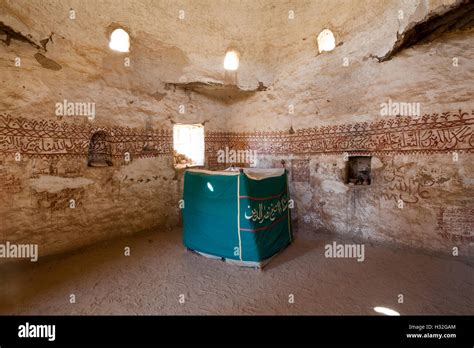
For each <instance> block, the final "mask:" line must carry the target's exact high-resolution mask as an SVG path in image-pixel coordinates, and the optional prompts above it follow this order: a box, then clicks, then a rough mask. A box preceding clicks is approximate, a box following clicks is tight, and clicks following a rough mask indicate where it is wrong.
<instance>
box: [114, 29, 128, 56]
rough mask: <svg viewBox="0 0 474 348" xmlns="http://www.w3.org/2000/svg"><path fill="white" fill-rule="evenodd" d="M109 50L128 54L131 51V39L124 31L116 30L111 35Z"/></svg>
mask: <svg viewBox="0 0 474 348" xmlns="http://www.w3.org/2000/svg"><path fill="white" fill-rule="evenodd" d="M109 48H110V49H112V50H114V51H117V52H128V51H129V49H130V37H129V36H128V33H127V32H126V31H125V30H123V29H115V30H114V31H113V32H112V35H110V42H109Z"/></svg>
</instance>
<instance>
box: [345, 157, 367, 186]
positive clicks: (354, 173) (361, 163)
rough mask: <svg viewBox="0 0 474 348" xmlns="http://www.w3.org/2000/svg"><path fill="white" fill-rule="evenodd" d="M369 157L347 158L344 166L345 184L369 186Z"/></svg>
mask: <svg viewBox="0 0 474 348" xmlns="http://www.w3.org/2000/svg"><path fill="white" fill-rule="evenodd" d="M371 160H372V157H371V156H349V158H348V160H347V165H346V184H349V185H370V184H371V183H372V172H371V166H370V163H371Z"/></svg>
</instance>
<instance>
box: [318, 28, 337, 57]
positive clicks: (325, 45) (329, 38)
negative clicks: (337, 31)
mask: <svg viewBox="0 0 474 348" xmlns="http://www.w3.org/2000/svg"><path fill="white" fill-rule="evenodd" d="M316 40H317V41H318V49H319V53H321V52H324V51H328V52H329V51H332V50H333V49H334V48H335V47H336V39H335V38H334V34H333V33H332V31H331V30H329V29H324V30H323V31H322V32H320V33H319V35H318V38H317V39H316Z"/></svg>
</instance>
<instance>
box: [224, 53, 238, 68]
mask: <svg viewBox="0 0 474 348" xmlns="http://www.w3.org/2000/svg"><path fill="white" fill-rule="evenodd" d="M238 68H239V54H238V53H237V52H236V51H228V52H227V53H226V54H225V58H224V69H225V70H230V71H235V70H237V69H238Z"/></svg>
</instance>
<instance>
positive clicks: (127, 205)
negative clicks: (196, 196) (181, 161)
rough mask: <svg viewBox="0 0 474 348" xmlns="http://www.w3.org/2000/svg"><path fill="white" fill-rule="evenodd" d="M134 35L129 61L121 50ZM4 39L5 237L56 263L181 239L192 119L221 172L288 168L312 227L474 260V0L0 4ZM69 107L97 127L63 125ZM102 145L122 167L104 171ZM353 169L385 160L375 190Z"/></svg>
mask: <svg viewBox="0 0 474 348" xmlns="http://www.w3.org/2000/svg"><path fill="white" fill-rule="evenodd" d="M117 28H123V29H125V30H126V31H127V32H128V33H129V35H130V43H131V46H130V52H129V53H118V52H114V51H112V50H110V49H109V47H108V42H109V37H110V35H111V33H112V31H113V30H114V29H117ZM323 29H330V30H331V31H332V32H333V33H334V36H335V39H336V47H335V48H334V50H332V51H330V52H322V53H320V52H319V50H318V46H317V42H316V38H317V36H318V34H319V33H320V32H321V31H322V30H323ZM0 40H1V41H0V91H1V92H0V93H1V97H0V178H1V179H2V180H1V181H0V188H2V189H3V191H1V192H0V194H2V195H3V196H2V197H4V198H5V199H4V200H2V202H0V213H1V215H2V224H1V225H0V237H1V236H3V237H9V238H11V239H12V240H13V239H16V240H28V238H31V239H33V240H34V241H36V242H38V243H39V244H41V245H42V248H43V250H44V252H45V253H46V254H49V253H57V252H61V251H65V250H67V249H72V248H76V247H78V246H81V245H87V244H90V243H93V242H96V241H98V240H103V239H106V238H110V237H113V236H116V235H117V234H130V233H135V232H139V231H144V230H153V229H154V228H156V227H157V226H167V227H176V226H178V225H179V223H180V211H179V210H178V209H177V208H176V209H175V208H174V207H176V206H177V202H178V200H179V198H180V197H181V193H182V187H183V175H182V171H179V170H176V169H175V168H174V167H173V144H172V130H173V128H172V127H173V125H174V124H179V123H186V124H204V126H205V133H206V153H205V156H206V167H207V168H208V169H219V168H222V167H225V166H227V165H228V164H229V163H217V164H216V153H217V151H219V150H222V149H224V148H226V147H231V148H236V149H241V150H245V149H250V150H256V151H257V152H258V154H259V157H258V166H262V167H275V166H281V162H282V160H283V161H285V163H286V165H287V168H288V169H289V171H290V173H291V181H290V190H291V194H292V196H293V197H294V199H295V202H296V208H295V211H294V214H293V217H294V219H295V226H299V228H300V229H303V228H306V229H308V230H311V231H313V232H314V231H326V232H327V231H329V232H331V233H332V232H335V233H336V232H337V233H341V234H349V235H352V236H357V237H360V238H365V239H369V240H374V241H382V242H387V241H388V242H396V243H401V244H404V245H407V246H411V247H422V248H427V249H431V250H437V251H442V252H445V253H449V252H450V250H451V249H452V247H453V244H454V243H458V245H459V246H460V253H462V254H463V255H471V256H472V255H474V244H473V243H474V235H473V231H474V228H473V223H472V219H471V220H470V218H469V216H472V214H473V212H474V211H473V209H474V208H473V206H474V202H473V197H474V187H473V185H474V178H473V176H472V173H473V172H474V168H473V163H474V162H473V161H472V152H473V151H474V133H473V132H474V130H473V127H474V125H473V124H474V114H473V110H474V104H473V88H472V87H473V83H472V81H473V80H474V60H473V59H472V57H474V29H473V27H472V1H465V0H399V1H398V0H397V1H387V0H370V1H369V0H331V1H329V0H293V1H286V0H279V1H275V0H259V1H254V0H240V1H239V0H219V1H217V0H186V1H185V0H180V1H164V0H160V1H157V0H153V1H146V0H140V1H138V0H137V1H128V0H127V1H123V0H113V1H112V0H104V1H93V0H87V1H86V0H67V1H59V0H49V1H47V0H41V1H28V0H11V1H9V0H0ZM228 49H233V50H236V51H238V52H239V54H240V67H239V69H238V70H237V71H226V70H224V68H223V59H224V56H225V53H226V51H227V50H228ZM63 101H71V102H91V103H94V105H95V117H94V119H93V120H87V119H85V118H78V117H63V116H58V115H57V114H56V112H55V111H56V108H55V105H56V104H57V103H58V102H59V103H62V102H63ZM388 102H394V103H408V104H410V103H414V104H417V105H418V106H419V107H420V118H419V119H413V118H404V117H399V116H405V115H400V114H399V113H397V112H396V113H395V114H392V115H388V116H387V115H385V116H383V115H381V106H382V105H383V104H384V103H388ZM97 132H103V133H101V134H104V139H106V141H108V142H109V143H110V144H111V145H112V146H113V151H111V156H112V160H111V163H112V162H113V165H112V166H109V167H106V168H100V169H99V168H90V167H87V155H88V149H89V148H90V144H91V143H92V136H93V135H94V134H96V133H97ZM125 152H128V153H129V154H131V155H132V157H131V158H132V160H131V161H126V162H125V161H124V160H123V155H124V153H125ZM453 152H456V154H457V155H459V158H458V159H457V160H456V161H453V158H454V157H453ZM17 154H19V155H20V157H21V159H20V160H17V159H15V158H16V157H15V156H16V155H17ZM344 155H354V156H355V155H364V156H372V159H371V161H372V162H371V165H372V170H373V181H372V183H371V184H370V185H367V187H365V188H361V187H357V188H354V187H351V186H349V185H348V183H347V182H345V176H346V172H347V161H346V160H344ZM456 158H457V157H456ZM402 178H403V179H402ZM346 181H347V180H346ZM361 186H362V185H361ZM71 197H74V199H75V201H77V208H75V210H70V209H69V208H68V202H69V200H70V199H71ZM399 201H402V202H403V203H404V204H405V207H406V209H403V210H402V209H399V208H397V203H399ZM170 207H172V208H170ZM137 216H140V219H137ZM90 221H94V225H93V227H91V226H90V223H89V222H90Z"/></svg>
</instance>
